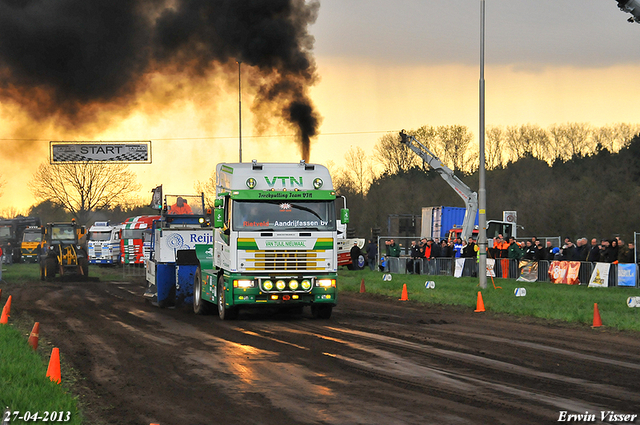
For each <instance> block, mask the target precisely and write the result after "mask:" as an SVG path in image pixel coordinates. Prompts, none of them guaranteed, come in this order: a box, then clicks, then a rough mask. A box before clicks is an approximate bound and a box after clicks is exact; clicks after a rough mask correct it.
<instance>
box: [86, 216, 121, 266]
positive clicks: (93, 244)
mask: <svg viewBox="0 0 640 425" xmlns="http://www.w3.org/2000/svg"><path fill="white" fill-rule="evenodd" d="M121 229H122V225H121V224H114V225H112V224H111V223H110V222H109V221H96V222H95V223H94V224H93V226H91V227H90V228H89V237H88V241H87V252H88V254H89V263H90V264H109V265H112V264H119V263H120V230H121Z"/></svg>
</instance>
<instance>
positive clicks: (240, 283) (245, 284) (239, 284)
mask: <svg viewBox="0 0 640 425" xmlns="http://www.w3.org/2000/svg"><path fill="white" fill-rule="evenodd" d="M254 285H255V282H254V281H253V280H248V279H242V280H234V281H233V287H234V288H253V287H254Z"/></svg>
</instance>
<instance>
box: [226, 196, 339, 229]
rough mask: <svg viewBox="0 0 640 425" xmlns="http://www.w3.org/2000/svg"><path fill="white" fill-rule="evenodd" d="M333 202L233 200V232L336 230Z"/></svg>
mask: <svg viewBox="0 0 640 425" xmlns="http://www.w3.org/2000/svg"><path fill="white" fill-rule="evenodd" d="M333 203H334V201H296V202H282V201H261V202H255V201H234V203H233V207H232V211H233V230H272V231H286V230H323V231H333V230H336V219H335V209H334V206H333Z"/></svg>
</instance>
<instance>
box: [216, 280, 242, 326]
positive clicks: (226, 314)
mask: <svg viewBox="0 0 640 425" xmlns="http://www.w3.org/2000/svg"><path fill="white" fill-rule="evenodd" d="M225 298H226V294H225V292H224V278H223V277H222V276H220V277H219V278H218V316H219V317H220V320H233V319H235V318H236V317H238V309H237V308H236V307H231V308H227V307H225Z"/></svg>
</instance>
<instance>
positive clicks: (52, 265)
mask: <svg viewBox="0 0 640 425" xmlns="http://www.w3.org/2000/svg"><path fill="white" fill-rule="evenodd" d="M43 268H44V279H45V280H48V281H51V280H53V278H54V277H56V260H55V259H53V258H51V257H47V258H46V259H45V260H44V267H43Z"/></svg>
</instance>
